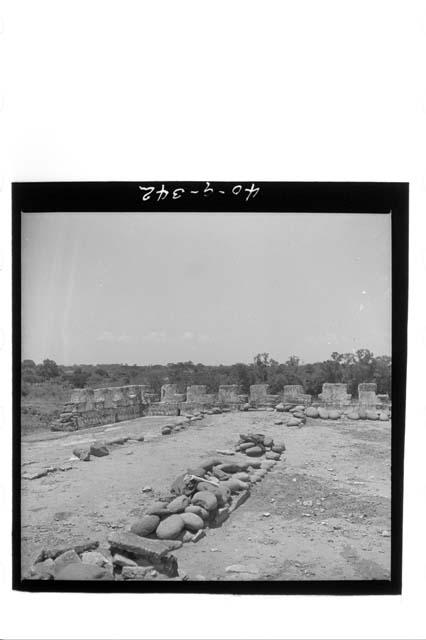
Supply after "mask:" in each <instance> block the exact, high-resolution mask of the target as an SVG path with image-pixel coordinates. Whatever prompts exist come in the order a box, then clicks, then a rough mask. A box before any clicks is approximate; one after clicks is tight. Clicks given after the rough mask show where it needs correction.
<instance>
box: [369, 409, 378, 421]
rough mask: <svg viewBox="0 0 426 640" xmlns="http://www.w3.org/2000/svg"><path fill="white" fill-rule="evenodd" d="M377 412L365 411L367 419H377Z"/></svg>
mask: <svg viewBox="0 0 426 640" xmlns="http://www.w3.org/2000/svg"><path fill="white" fill-rule="evenodd" d="M378 419H379V414H378V412H377V411H367V420H378Z"/></svg>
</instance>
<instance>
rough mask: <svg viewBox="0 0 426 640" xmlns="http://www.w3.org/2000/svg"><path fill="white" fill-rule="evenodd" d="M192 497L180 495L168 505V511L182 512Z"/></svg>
mask: <svg viewBox="0 0 426 640" xmlns="http://www.w3.org/2000/svg"><path fill="white" fill-rule="evenodd" d="M190 502H191V501H190V499H189V498H188V497H187V496H178V497H177V498H175V499H174V500H172V501H171V502H169V504H168V505H167V507H166V508H167V511H168V512H169V513H181V512H182V511H185V508H186V507H187V506H188V505H189V504H190Z"/></svg>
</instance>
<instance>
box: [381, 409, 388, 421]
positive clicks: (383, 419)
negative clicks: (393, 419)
mask: <svg viewBox="0 0 426 640" xmlns="http://www.w3.org/2000/svg"><path fill="white" fill-rule="evenodd" d="M379 420H381V421H382V422H385V421H387V420H389V415H388V414H387V413H386V412H385V411H382V412H381V413H380V415H379Z"/></svg>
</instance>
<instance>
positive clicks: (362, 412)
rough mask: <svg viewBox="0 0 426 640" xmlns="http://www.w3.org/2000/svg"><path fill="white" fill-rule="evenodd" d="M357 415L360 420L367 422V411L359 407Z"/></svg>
mask: <svg viewBox="0 0 426 640" xmlns="http://www.w3.org/2000/svg"><path fill="white" fill-rule="evenodd" d="M358 415H359V417H360V419H361V420H367V410H366V409H363V408H362V407H360V408H359V409H358Z"/></svg>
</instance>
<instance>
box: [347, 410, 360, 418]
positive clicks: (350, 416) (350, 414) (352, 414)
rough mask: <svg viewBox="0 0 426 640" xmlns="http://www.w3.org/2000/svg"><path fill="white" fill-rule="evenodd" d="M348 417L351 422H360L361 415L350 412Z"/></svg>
mask: <svg viewBox="0 0 426 640" xmlns="http://www.w3.org/2000/svg"><path fill="white" fill-rule="evenodd" d="M346 417H347V418H348V419H349V420H359V414H358V412H357V411H350V412H349V413H348V414H347V416H346Z"/></svg>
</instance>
